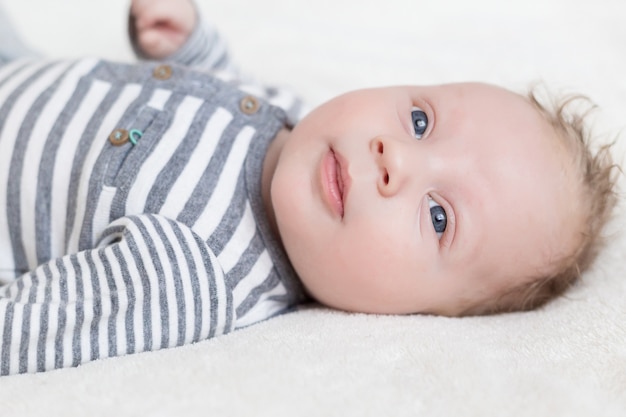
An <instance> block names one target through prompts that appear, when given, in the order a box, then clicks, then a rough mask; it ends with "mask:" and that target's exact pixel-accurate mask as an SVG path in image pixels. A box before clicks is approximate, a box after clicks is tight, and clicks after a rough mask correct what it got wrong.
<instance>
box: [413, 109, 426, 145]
mask: <svg viewBox="0 0 626 417" xmlns="http://www.w3.org/2000/svg"><path fill="white" fill-rule="evenodd" d="M411 124H412V125H413V131H414V132H415V138H416V139H421V138H422V136H424V133H426V129H428V116H426V113H424V111H423V110H422V109H420V108H419V107H413V109H412V110H411Z"/></svg>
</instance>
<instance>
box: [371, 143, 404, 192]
mask: <svg viewBox="0 0 626 417" xmlns="http://www.w3.org/2000/svg"><path fill="white" fill-rule="evenodd" d="M370 151H371V153H372V154H373V155H374V159H375V161H376V166H377V167H378V171H379V172H378V178H377V183H376V186H377V188H378V191H379V193H380V194H381V195H382V196H384V197H393V196H394V195H396V194H397V193H398V192H399V191H400V190H401V188H402V186H403V184H404V182H405V179H406V172H407V168H408V167H407V166H406V164H407V149H404V147H403V146H402V144H401V143H400V142H398V141H397V140H394V139H391V138H385V137H381V136H379V137H376V138H374V139H372V141H371V142H370Z"/></svg>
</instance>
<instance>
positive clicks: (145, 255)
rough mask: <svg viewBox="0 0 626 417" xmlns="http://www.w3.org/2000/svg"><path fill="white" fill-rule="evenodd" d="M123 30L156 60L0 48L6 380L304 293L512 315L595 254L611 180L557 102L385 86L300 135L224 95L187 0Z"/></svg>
mask: <svg viewBox="0 0 626 417" xmlns="http://www.w3.org/2000/svg"><path fill="white" fill-rule="evenodd" d="M131 12H132V18H131V20H130V32H131V39H132V41H133V45H134V47H135V49H136V51H137V52H138V54H139V56H141V57H143V58H148V59H150V60H153V61H149V62H146V63H140V64H137V65H127V64H118V63H110V62H105V61H100V60H93V59H86V60H79V61H43V60H38V59H29V58H23V57H22V58H20V55H27V52H28V51H27V50H26V48H24V47H21V48H20V47H19V46H20V43H19V42H18V41H17V38H16V36H15V34H14V33H12V32H10V31H9V30H8V29H7V30H6V32H7V34H3V36H5V37H6V39H10V41H9V42H8V43H6V44H4V43H3V42H4V41H5V40H6V39H5V40H2V39H0V222H1V223H0V285H2V286H1V287H0V375H7V374H13V373H24V372H36V371H44V370H49V369H54V368H62V367H68V366H77V365H79V364H81V363H85V362H88V361H91V360H95V359H99V358H105V357H111V356H119V355H124V354H128V353H136V352H142V351H149V350H157V349H161V348H167V347H172V346H180V345H183V344H187V343H193V342H195V341H198V340H203V339H206V338H209V337H213V336H216V335H218V334H222V333H227V332H229V331H232V330H234V329H237V328H241V327H245V326H248V325H251V324H253V323H256V322H258V321H261V320H265V319H267V318H269V317H272V316H275V315H277V314H281V313H284V312H287V311H289V310H291V309H293V308H294V306H296V305H298V304H300V303H302V302H304V301H306V300H307V299H310V298H312V299H314V300H317V301H319V302H320V303H322V304H325V305H327V306H330V307H333V308H337V309H342V310H346V311H356V312H366V313H384V314H410V313H431V314H444V315H467V314H486V313H495V312H503V311H513V310H525V309H530V308H534V307H536V306H539V305H541V304H543V303H545V302H546V301H547V300H549V299H550V298H552V297H554V296H556V295H558V294H560V293H562V292H563V291H564V290H565V289H566V288H567V287H568V286H569V285H570V284H571V283H572V282H573V281H574V280H575V279H576V277H577V276H578V275H579V274H580V271H582V270H583V269H584V268H586V267H587V266H588V265H589V263H590V262H591V260H592V259H593V257H594V255H595V253H596V251H597V248H598V243H599V240H600V239H599V236H600V230H601V228H602V226H603V225H604V223H605V222H606V220H607V218H608V217H609V214H610V212H611V208H612V206H613V204H614V200H615V198H614V194H613V183H614V175H613V172H614V170H613V165H612V163H611V159H610V155H609V153H608V150H607V149H606V148H604V149H602V150H600V151H599V152H597V153H593V152H591V151H590V150H589V148H588V139H587V136H586V132H585V130H584V127H583V117H582V116H568V114H567V112H566V111H565V109H566V107H567V105H568V104H569V103H568V102H567V101H566V102H564V103H563V105H562V106H560V107H558V108H557V109H555V110H551V109H550V108H546V107H544V106H542V105H541V104H540V103H539V101H538V100H537V99H535V97H534V96H533V95H530V97H523V96H521V95H518V94H515V93H512V92H510V91H507V90H505V89H502V88H499V87H495V86H492V85H485V84H477V83H462V84H450V85H439V86H428V87H418V86H398V87H388V88H378V89H368V90H361V91H355V92H351V93H348V94H345V95H342V96H339V97H337V98H334V99H332V100H330V101H329V102H327V103H325V104H323V105H321V106H320V107H318V108H316V109H314V110H313V111H311V112H310V113H308V114H306V115H305V116H304V117H301V116H302V115H301V113H302V112H303V111H302V110H301V109H302V105H301V103H300V102H299V101H298V100H297V99H295V98H294V97H293V96H291V95H290V94H288V93H286V92H284V91H279V90H276V89H271V88H259V87H257V86H254V85H247V84H245V83H243V82H242V81H240V80H239V78H237V77H234V76H233V71H234V67H233V65H232V63H231V61H230V59H229V57H228V54H227V52H226V49H225V47H224V44H223V43H222V41H221V39H220V38H219V36H218V34H217V33H216V32H215V31H214V30H213V29H212V28H211V27H210V26H208V25H206V24H204V23H202V22H200V21H199V19H198V17H197V13H196V9H195V7H194V5H193V3H191V2H190V1H179V0H178V1H177V0H133V2H132V10H131ZM1 20H2V16H0V25H1V26H2V27H4V28H8V27H9V26H8V24H6V23H5V22H2V21H1ZM3 45H11V48H9V47H8V46H6V47H4V46H3ZM16 46H17V47H16ZM156 60H158V61H160V62H156Z"/></svg>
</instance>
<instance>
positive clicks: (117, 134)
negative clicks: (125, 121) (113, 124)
mask: <svg viewBox="0 0 626 417" xmlns="http://www.w3.org/2000/svg"><path fill="white" fill-rule="evenodd" d="M109 142H111V143H112V144H113V145H115V146H121V145H123V144H125V143H126V142H128V130H126V129H115V130H114V131H113V132H111V134H110V135H109Z"/></svg>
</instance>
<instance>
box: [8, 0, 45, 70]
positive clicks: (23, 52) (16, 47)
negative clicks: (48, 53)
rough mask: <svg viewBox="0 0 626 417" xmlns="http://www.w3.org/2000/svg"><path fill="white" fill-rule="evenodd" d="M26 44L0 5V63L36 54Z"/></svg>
mask: <svg viewBox="0 0 626 417" xmlns="http://www.w3.org/2000/svg"><path fill="white" fill-rule="evenodd" d="M37 55H38V54H37V53H36V52H35V51H33V50H32V49H31V48H29V47H28V46H26V44H25V43H24V42H23V41H22V39H21V37H20V36H19V34H18V33H17V32H16V31H15V29H14V27H13V24H12V23H11V20H10V18H9V16H8V14H7V13H6V12H5V11H4V9H3V8H2V7H0V65H2V64H5V63H7V62H9V61H12V60H14V59H17V58H20V57H28V56H37Z"/></svg>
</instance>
